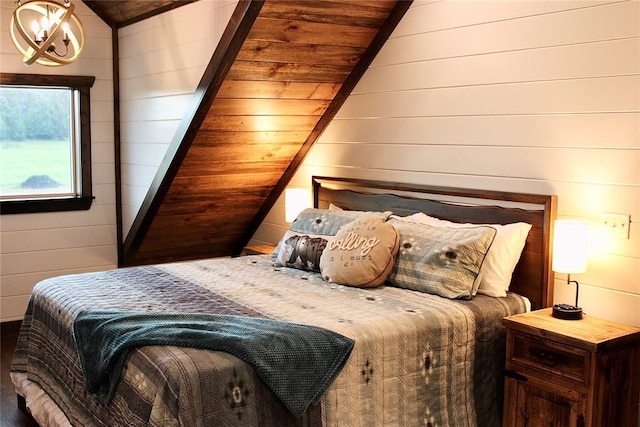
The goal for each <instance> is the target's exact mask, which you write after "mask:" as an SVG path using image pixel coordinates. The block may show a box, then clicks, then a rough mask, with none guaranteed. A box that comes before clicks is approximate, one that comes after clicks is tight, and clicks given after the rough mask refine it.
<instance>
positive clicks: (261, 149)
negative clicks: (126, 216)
mask: <svg viewBox="0 0 640 427" xmlns="http://www.w3.org/2000/svg"><path fill="white" fill-rule="evenodd" d="M85 3H87V4H88V5H89V6H90V7H92V8H93V9H94V10H96V9H95V8H96V7H98V5H99V4H100V3H109V4H111V2H99V1H85ZM114 3H148V2H114ZM152 3H157V4H158V6H161V7H175V6H176V5H175V4H170V3H176V2H167V1H157V2H152ZM183 3H184V2H183ZM410 4H411V2H410V1H395V0H393V1H391V0H367V1H365V0H360V1H356V2H354V1H349V0H332V1H307V0H300V1H295V0H267V1H264V2H263V1H240V2H239V3H238V6H237V8H236V10H235V12H234V14H233V16H232V18H231V20H230V23H229V25H228V27H227V29H226V30H225V33H224V35H223V37H222V39H221V41H220V44H219V45H218V48H217V49H216V51H215V52H214V54H213V56H212V58H211V61H210V63H209V65H208V67H207V69H206V71H205V74H204V76H203V78H202V80H201V82H200V84H199V87H198V88H197V90H196V92H195V94H194V97H193V100H192V108H191V111H193V114H192V115H191V116H190V117H186V118H185V119H184V120H183V121H182V123H181V125H180V127H179V129H178V131H177V132H176V135H175V137H174V140H173V142H172V144H171V147H170V148H169V153H168V155H167V156H166V157H165V162H164V163H163V164H162V165H161V166H160V168H159V171H158V174H157V175H156V178H155V180H154V182H153V184H152V186H151V188H150V190H149V192H148V194H147V197H146V198H145V200H144V202H143V204H142V207H141V210H140V213H139V214H138V216H137V217H136V219H135V221H134V223H133V226H132V227H131V231H130V232H129V235H128V236H127V238H126V239H125V242H124V245H123V248H122V251H121V254H120V258H121V259H120V264H121V265H139V264H148V263H155V262H165V261H176V260H186V259H195V258H205V257H213V256H226V255H236V254H238V253H240V251H241V250H242V248H243V247H244V245H246V243H247V242H248V241H249V239H250V238H251V236H252V235H253V233H254V232H255V230H256V229H257V228H258V226H259V225H260V223H261V222H262V220H263V219H264V217H265V216H266V214H267V213H268V212H269V210H270V209H271V207H272V206H273V204H274V203H275V201H276V200H277V199H278V197H279V196H280V194H281V193H282V191H283V190H284V188H285V187H286V185H287V183H288V182H289V180H290V179H291V177H292V176H293V174H294V173H295V171H296V169H297V168H298V166H299V165H300V164H301V163H302V161H303V159H304V157H305V155H306V154H307V152H308V151H309V149H310V148H311V146H312V145H313V143H314V142H315V140H316V139H317V138H318V136H319V135H320V134H321V133H322V131H323V130H324V128H325V127H326V126H327V125H328V124H329V122H330V121H331V119H332V118H333V116H334V115H335V114H336V112H337V111H338V109H339V108H340V106H341V105H342V104H343V102H344V101H345V99H346V98H347V96H348V95H349V93H350V92H351V90H352V89H353V88H354V87H355V85H356V83H357V82H358V80H359V79H360V77H361V76H362V75H363V74H364V72H365V70H366V68H367V67H368V65H369V64H370V63H371V61H372V60H373V58H374V57H375V55H376V53H377V52H378V51H379V49H380V48H381V47H382V45H383V44H384V42H385V41H386V40H387V38H388V37H389V35H390V34H391V32H392V31H393V29H394V28H395V27H396V25H397V23H398V22H399V21H400V19H401V18H402V16H403V15H404V13H405V12H406V10H407V9H408V8H409V6H410ZM101 6H103V7H104V8H103V10H102V13H104V14H107V13H108V14H109V15H110V16H112V17H111V18H110V19H112V20H114V22H115V23H116V24H114V25H116V26H117V25H119V24H117V22H127V20H131V19H133V18H131V16H128V15H127V14H126V13H125V12H123V8H122V5H120V8H119V11H118V13H120V14H121V15H122V16H121V17H118V16H119V15H118V16H116V12H115V11H114V10H113V8H111V9H110V8H109V7H106V5H101ZM128 10H129V11H131V10H133V7H132V8H130V9H128ZM145 13H149V12H148V11H146V12H145Z"/></svg>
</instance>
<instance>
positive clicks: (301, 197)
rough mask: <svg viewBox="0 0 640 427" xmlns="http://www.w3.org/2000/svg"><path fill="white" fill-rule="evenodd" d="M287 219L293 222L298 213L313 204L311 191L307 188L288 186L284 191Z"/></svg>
mask: <svg viewBox="0 0 640 427" xmlns="http://www.w3.org/2000/svg"><path fill="white" fill-rule="evenodd" d="M284 204H285V213H284V215H285V221H286V222H289V223H291V222H293V221H294V220H295V219H296V217H297V216H298V214H299V213H300V212H302V211H303V210H304V209H306V208H308V207H310V206H311V192H310V191H309V190H308V189H306V188H287V189H285V193H284Z"/></svg>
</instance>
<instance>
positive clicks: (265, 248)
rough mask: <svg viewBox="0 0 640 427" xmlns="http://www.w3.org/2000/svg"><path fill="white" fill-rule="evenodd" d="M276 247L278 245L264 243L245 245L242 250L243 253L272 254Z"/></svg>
mask: <svg viewBox="0 0 640 427" xmlns="http://www.w3.org/2000/svg"><path fill="white" fill-rule="evenodd" d="M275 248H276V245H272V244H269V243H267V244H264V245H253V246H245V247H244V250H243V251H242V255H271V254H272V253H273V250H274V249H275Z"/></svg>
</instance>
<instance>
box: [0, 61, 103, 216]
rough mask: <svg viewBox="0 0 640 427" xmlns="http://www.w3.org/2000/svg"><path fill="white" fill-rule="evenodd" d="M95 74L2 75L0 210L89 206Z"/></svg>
mask: <svg viewBox="0 0 640 427" xmlns="http://www.w3.org/2000/svg"><path fill="white" fill-rule="evenodd" d="M94 81H95V77H82V76H50V75H38V74H9V73H2V74H0V213H2V214H16V213H30V212H54V211H70V210H82V209H89V208H90V207H91V202H92V201H93V195H92V190H91V127H90V124H91V118H90V114H89V111H90V110H89V90H90V88H91V86H93V82H94Z"/></svg>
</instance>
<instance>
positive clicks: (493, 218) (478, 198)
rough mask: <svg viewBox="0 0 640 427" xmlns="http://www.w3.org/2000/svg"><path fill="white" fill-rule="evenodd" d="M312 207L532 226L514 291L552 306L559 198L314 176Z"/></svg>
mask: <svg viewBox="0 0 640 427" xmlns="http://www.w3.org/2000/svg"><path fill="white" fill-rule="evenodd" d="M312 184H313V195H314V206H315V207H317V208H328V207H329V203H333V204H335V205H337V206H340V207H341V208H343V209H349V210H365V211H387V210H390V211H392V212H393V213H394V214H396V215H400V216H405V215H410V214H413V213H416V212H424V213H426V214H428V215H431V216H434V217H438V218H441V219H447V220H450V221H454V222H468V223H472V224H509V223H514V222H526V223H529V224H531V231H530V232H529V236H528V237H527V242H526V244H525V247H524V250H523V252H522V256H521V258H520V261H519V262H518V265H517V266H516V269H515V271H514V274H513V278H512V281H511V286H510V288H509V289H510V290H511V291H513V292H516V293H518V294H520V295H524V296H526V297H527V298H529V300H530V301H531V306H532V309H538V308H543V307H549V306H551V305H552V304H553V273H552V271H551V245H550V242H551V237H552V232H553V229H552V227H553V222H554V220H555V217H556V196H554V195H541V194H528V193H513V192H504V191H488V190H474V189H465V188H453V187H438V186H430V185H419V184H403V183H394V182H383V181H370V180H362V179H348V178H329V177H320V176H314V177H313V178H312Z"/></svg>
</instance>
